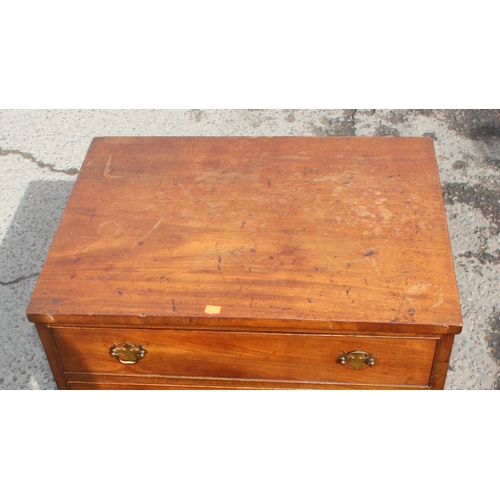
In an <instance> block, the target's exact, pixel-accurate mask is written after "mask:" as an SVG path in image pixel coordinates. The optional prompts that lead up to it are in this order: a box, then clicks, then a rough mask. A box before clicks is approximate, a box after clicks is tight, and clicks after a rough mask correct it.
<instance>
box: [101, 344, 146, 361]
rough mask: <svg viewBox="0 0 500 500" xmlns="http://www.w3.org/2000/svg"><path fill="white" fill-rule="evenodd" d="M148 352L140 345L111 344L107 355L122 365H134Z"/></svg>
mask: <svg viewBox="0 0 500 500" xmlns="http://www.w3.org/2000/svg"><path fill="white" fill-rule="evenodd" d="M147 352H148V351H146V349H144V347H142V345H140V344H139V345H135V344H132V343H130V342H123V344H113V345H112V346H111V347H110V348H109V354H110V355H111V356H113V358H115V359H117V360H118V361H119V362H120V363H122V364H124V365H135V363H138V362H139V361H140V360H141V359H142V358H143V357H144V356H145V355H146V354H147Z"/></svg>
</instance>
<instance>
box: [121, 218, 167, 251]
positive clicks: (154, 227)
mask: <svg viewBox="0 0 500 500" xmlns="http://www.w3.org/2000/svg"><path fill="white" fill-rule="evenodd" d="M162 220H163V219H160V220H159V221H158V222H157V223H156V224H155V225H154V226H153V227H152V229H151V230H149V231H148V232H147V233H146V234H145V235H144V236H143V237H142V238H140V239H139V240H137V241H136V242H135V243H134V244H133V245H132V246H131V247H130V248H131V249H132V248H134V247H136V246H137V245H139V246H140V245H144V240H145V239H146V238H147V237H148V236H149V235H150V234H151V233H152V232H153V231H154V230H155V229H156V228H157V227H158V226H159V225H160V223H161V221H162ZM170 257H172V255H171V256H170Z"/></svg>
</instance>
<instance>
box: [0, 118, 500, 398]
mask: <svg viewBox="0 0 500 500" xmlns="http://www.w3.org/2000/svg"><path fill="white" fill-rule="evenodd" d="M186 135H205V136H212V135H214V136H215V135H252V136H256V135H281V136H283V135H286V136H295V135H297V136H300V135H308V136H312V135H320V136H321V135H322V136H326V135H333V136H335V135H341V136H355V135H356V136H391V135H392V136H407V137H420V136H429V137H432V138H433V139H434V146H435V149H436V154H437V161H438V165H439V171H440V177H441V183H442V188H443V196H444V200H445V207H446V211H447V217H448V225H449V230H450V238H451V244H452V251H453V256H454V261H455V269H456V273H457V281H458V288H459V293H460V299H461V303H462V313H463V317H464V328H463V331H462V333H461V334H460V335H459V336H457V337H456V340H455V344H454V348H453V352H452V357H451V361H450V368H449V372H448V378H447V381H446V385H445V389H498V388H500V381H499V375H500V371H499V364H500V296H499V290H500V287H499V286H498V284H499V283H500V111H498V110H376V109H361V110H360V109H357V110H354V109H351V110H291V109H290V110H268V109H265V110H0V312H1V314H0V346H1V349H0V389H4V390H5V389H56V384H55V382H54V379H53V377H52V373H51V371H50V368H49V365H48V363H47V359H46V357H45V353H44V351H43V348H42V345H41V343H40V340H39V338H38V334H37V332H36V329H35V327H34V325H33V324H31V323H29V322H28V320H27V319H26V314H25V311H26V307H27V304H28V302H29V298H30V296H31V293H32V290H33V287H34V285H35V283H36V280H37V277H38V274H39V272H40V269H41V267H42V264H43V261H44V259H45V256H46V254H47V251H48V249H49V246H50V243H51V241H52V238H53V236H54V233H55V230H56V228H57V224H58V222H59V220H60V217H61V215H62V212H63V210H64V206H65V204H66V201H67V199H68V196H69V193H70V192H71V188H72V186H73V183H74V181H75V179H76V176H77V174H78V171H79V168H80V166H81V164H82V162H83V159H84V157H85V154H86V152H87V149H88V146H89V144H90V142H91V140H92V139H93V137H97V136H186Z"/></svg>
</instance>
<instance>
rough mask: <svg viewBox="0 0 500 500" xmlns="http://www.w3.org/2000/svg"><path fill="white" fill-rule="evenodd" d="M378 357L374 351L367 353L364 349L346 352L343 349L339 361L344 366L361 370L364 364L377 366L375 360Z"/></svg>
mask: <svg viewBox="0 0 500 500" xmlns="http://www.w3.org/2000/svg"><path fill="white" fill-rule="evenodd" d="M376 360H377V358H376V357H375V356H374V355H373V353H372V352H371V353H369V354H368V353H366V352H364V351H351V352H345V351H343V352H342V354H340V355H339V356H338V357H337V361H338V362H339V363H340V364H341V365H342V366H346V365H349V366H352V367H353V368H354V369H355V370H359V369H360V368H362V367H363V366H375V361H376Z"/></svg>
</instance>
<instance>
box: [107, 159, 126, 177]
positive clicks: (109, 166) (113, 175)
mask: <svg viewBox="0 0 500 500" xmlns="http://www.w3.org/2000/svg"><path fill="white" fill-rule="evenodd" d="M112 161H113V155H112V154H111V153H110V155H109V156H108V161H107V162H106V165H105V167H104V177H107V178H108V179H120V178H121V177H122V176H121V175H115V174H113V172H114V171H115V170H114V169H112V168H111V162H112Z"/></svg>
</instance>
